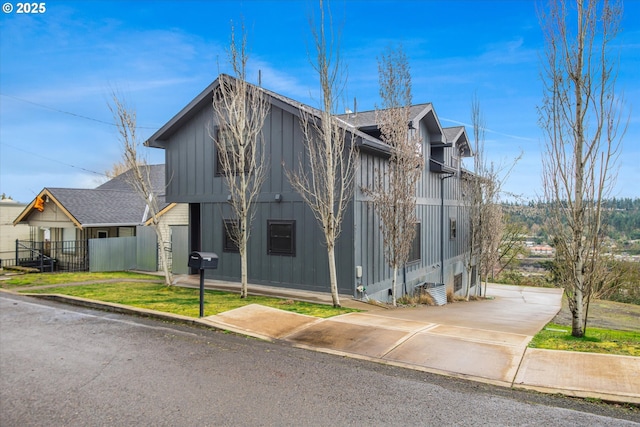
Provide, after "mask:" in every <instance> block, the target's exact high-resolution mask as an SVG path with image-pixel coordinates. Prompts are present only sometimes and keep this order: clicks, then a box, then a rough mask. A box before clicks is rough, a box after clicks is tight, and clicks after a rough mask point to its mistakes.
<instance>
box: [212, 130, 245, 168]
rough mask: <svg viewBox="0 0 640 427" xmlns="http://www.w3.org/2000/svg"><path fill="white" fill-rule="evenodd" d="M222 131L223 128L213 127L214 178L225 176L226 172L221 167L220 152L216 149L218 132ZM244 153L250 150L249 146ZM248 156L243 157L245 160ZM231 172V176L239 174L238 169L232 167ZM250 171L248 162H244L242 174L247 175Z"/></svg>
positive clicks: (226, 144)
mask: <svg viewBox="0 0 640 427" xmlns="http://www.w3.org/2000/svg"><path fill="white" fill-rule="evenodd" d="M221 131H224V126H215V128H214V135H215V137H214V145H215V150H216V171H215V175H216V176H222V175H226V174H227V171H225V170H224V167H223V166H222V161H221V160H220V150H219V149H218V140H219V138H220V132H221ZM225 146H229V144H228V143H225ZM244 149H245V151H248V150H251V145H247V146H246V147H245V148H244ZM247 157H249V156H247V155H245V158H247ZM232 169H233V171H231V173H232V174H234V175H238V174H239V173H240V172H238V168H237V167H235V166H234V167H233V168H232ZM249 170H250V165H249V162H245V165H244V173H249Z"/></svg>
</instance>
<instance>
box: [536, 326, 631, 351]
mask: <svg viewBox="0 0 640 427" xmlns="http://www.w3.org/2000/svg"><path fill="white" fill-rule="evenodd" d="M529 347H532V348H544V349H549V350H567V351H582V352H587V353H605V354H619V355H627V356H640V332H633V331H616V330H612V329H599V328H587V333H586V334H585V336H584V337H583V338H575V337H573V336H572V335H571V327H569V326H563V325H558V324H555V323H549V324H548V325H547V326H546V327H545V328H544V329H543V330H542V331H540V332H539V333H538V334H537V335H536V336H535V337H533V339H532V340H531V343H530V344H529Z"/></svg>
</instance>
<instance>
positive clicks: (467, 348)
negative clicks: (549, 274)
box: [178, 276, 640, 404]
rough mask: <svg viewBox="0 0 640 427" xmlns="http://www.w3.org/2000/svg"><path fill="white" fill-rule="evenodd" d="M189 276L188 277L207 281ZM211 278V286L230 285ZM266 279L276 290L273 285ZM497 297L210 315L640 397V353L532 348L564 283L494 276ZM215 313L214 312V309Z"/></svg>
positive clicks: (322, 297)
mask: <svg viewBox="0 0 640 427" xmlns="http://www.w3.org/2000/svg"><path fill="white" fill-rule="evenodd" d="M197 283H198V282H197V278H195V279H194V277H193V276H190V277H182V278H181V279H180V282H179V283H178V284H179V285H181V286H185V285H186V286H197ZM229 286H235V289H237V284H229V283H226V282H216V281H210V280H207V281H206V287H207V288H217V289H227V288H228V287H229ZM263 288H266V289H263ZM250 289H251V291H252V292H254V293H261V294H262V293H264V294H272V295H278V296H281V297H282V296H285V297H289V298H293V299H302V300H306V301H313V302H325V303H329V302H330V296H328V295H326V294H320V293H315V292H304V291H289V290H287V289H282V288H278V289H274V288H270V287H256V286H255V285H251V286H250ZM488 295H489V296H490V297H493V299H492V300H483V301H476V302H468V303H456V304H448V305H445V306H440V307H412V308H399V309H393V310H388V309H384V308H379V307H376V306H373V305H370V304H365V303H362V302H360V301H354V300H353V299H351V298H349V297H343V299H341V303H342V304H343V306H350V307H354V308H361V309H364V310H367V311H366V312H360V313H349V314H344V315H341V316H336V317H332V318H329V319H318V318H315V317H310V316H304V315H300V314H295V313H291V312H285V311H281V310H277V309H274V308H269V307H264V306H260V305H256V304H253V305H249V306H245V307H242V308H238V309H236V310H232V311H228V312H225V313H220V314H218V315H214V316H209V317H205V318H203V319H202V321H203V322H204V323H206V324H209V325H211V326H214V327H216V328H222V329H227V330H231V331H234V332H239V333H242V334H246V335H250V336H254V337H258V338H262V339H266V340H283V341H286V342H289V343H291V344H293V345H295V346H298V347H302V348H306V349H311V350H316V351H323V352H328V353H333V354H339V355H343V356H348V357H355V358H360V359H367V360H372V361H376V362H381V363H387V364H392V365H397V366H402V367H406V368H410V369H417V370H421V371H426V372H434V373H439V374H445V375H449V376H454V377H460V378H466V379H471V380H475V381H481V382H485V383H490V384H495V385H501V386H506V387H515V388H526V389H532V390H538V391H542V392H547V393H562V394H565V395H569V396H578V397H590V398H600V399H603V400H607V401H615V402H628V403H635V404H640V357H628V356H611V355H602V354H595V353H577V352H564V351H549V350H538V349H530V348H527V345H528V343H529V341H530V340H531V338H532V337H533V335H535V334H536V333H537V332H538V331H539V330H541V329H542V328H543V327H544V326H545V325H546V324H547V323H548V322H549V321H550V320H551V319H553V317H554V316H555V315H556V314H557V312H558V311H559V310H560V307H561V298H562V291H561V290H560V289H548V288H527V287H517V286H505V285H490V286H489V288H488ZM205 314H206V313H205Z"/></svg>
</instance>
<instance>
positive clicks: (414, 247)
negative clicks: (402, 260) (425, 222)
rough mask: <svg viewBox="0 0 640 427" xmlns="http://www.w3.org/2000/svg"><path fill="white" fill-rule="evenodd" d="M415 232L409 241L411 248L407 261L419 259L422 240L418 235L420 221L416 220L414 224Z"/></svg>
mask: <svg viewBox="0 0 640 427" xmlns="http://www.w3.org/2000/svg"><path fill="white" fill-rule="evenodd" d="M414 226H415V230H416V234H415V236H413V242H411V249H409V257H408V258H407V262H414V261H419V260H420V242H421V241H422V239H421V236H420V229H421V227H420V223H419V222H416V223H415V224H414Z"/></svg>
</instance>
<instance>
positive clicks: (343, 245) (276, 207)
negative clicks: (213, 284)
mask: <svg viewBox="0 0 640 427" xmlns="http://www.w3.org/2000/svg"><path fill="white" fill-rule="evenodd" d="M213 117H214V116H213V108H212V107H211V106H207V107H205V108H203V109H202V111H200V112H199V113H198V114H196V115H195V116H193V118H192V119H191V120H189V121H188V122H187V123H186V124H185V125H183V126H182V127H181V128H180V129H178V130H177V131H176V132H175V133H174V134H173V135H172V136H171V137H170V138H169V139H168V141H167V143H166V145H165V147H166V148H165V150H166V168H167V175H166V176H167V181H168V187H167V200H168V201H172V202H183V203H200V213H201V217H200V220H201V224H202V225H201V239H202V240H201V249H202V250H203V251H213V252H216V253H217V254H218V256H219V264H218V265H219V267H218V269H217V270H209V271H207V277H209V278H216V279H223V280H231V281H238V280H239V278H240V256H239V255H238V254H237V253H227V252H223V251H222V249H223V236H224V228H223V218H231V217H232V216H231V213H230V211H229V206H228V204H227V196H228V191H227V190H226V184H225V182H224V178H223V177H221V176H216V175H215V167H216V161H215V159H216V158H215V144H214V143H213V141H212V139H211V137H210V134H211V133H212V131H211V130H212V129H213V126H215V125H216V123H215V121H214V120H213ZM263 135H264V139H265V143H266V161H267V164H268V165H269V167H268V174H267V178H266V181H265V182H264V184H263V186H262V194H261V195H260V197H259V200H258V203H257V204H256V214H255V218H254V221H253V224H252V227H251V236H250V241H249V251H248V260H249V261H248V266H249V282H250V283H258V284H267V285H277V286H285V287H295V288H303V289H311V290H317V291H329V274H328V266H327V256H326V248H325V246H324V236H323V233H322V231H321V230H320V228H319V226H318V223H317V221H316V219H315V217H314V216H313V213H312V212H311V210H310V209H309V208H308V207H307V206H306V205H305V204H304V202H303V201H302V199H301V198H300V196H299V195H298V194H297V193H296V192H295V191H294V190H293V189H292V187H291V184H290V183H289V180H288V179H287V177H286V174H285V168H287V169H288V170H291V169H294V168H297V167H298V159H299V158H300V156H302V155H303V154H304V147H303V139H302V132H301V128H300V123H299V119H298V117H297V116H295V115H294V114H292V113H291V112H288V111H285V110H284V109H282V108H279V107H277V106H272V108H271V112H270V114H269V116H268V117H267V121H266V123H265V126H264V132H263ZM276 194H281V195H282V201H281V202H275V195H276ZM273 219H283V220H295V221H296V255H295V256H294V257H292V256H279V255H268V254H267V220H273ZM336 262H337V272H338V286H339V291H340V292H341V293H346V294H349V295H352V294H353V293H354V286H355V285H354V261H353V212H352V209H351V207H350V208H349V211H348V212H347V215H346V217H345V220H344V223H343V229H342V235H341V236H340V238H339V240H338V245H337V248H336Z"/></svg>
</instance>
